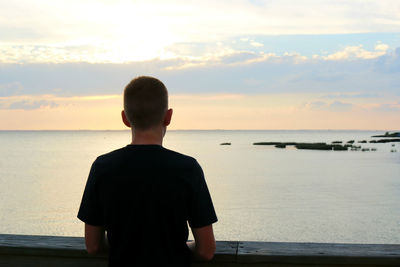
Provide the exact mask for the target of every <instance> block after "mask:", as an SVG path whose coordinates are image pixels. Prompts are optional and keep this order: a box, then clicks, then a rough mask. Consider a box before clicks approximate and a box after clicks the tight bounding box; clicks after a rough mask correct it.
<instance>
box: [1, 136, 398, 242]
mask: <svg viewBox="0 0 400 267" xmlns="http://www.w3.org/2000/svg"><path fill="white" fill-rule="evenodd" d="M376 133H377V132H364V131H171V132H169V133H168V134H167V136H166V140H165V143H164V146H165V147H167V148H170V149H174V150H177V151H180V152H182V153H185V154H189V155H192V156H194V157H196V158H197V159H198V161H199V162H200V164H201V165H202V166H203V169H204V172H205V175H206V179H207V182H208V185H209V188H210V191H211V194H212V197H213V200H214V205H215V208H216V210H217V214H218V217H219V222H218V223H217V224H216V225H215V234H216V238H217V239H218V240H260V241H261V240H262V241H303V242H307V241H308V242H354V243H400V232H399V231H398V222H399V221H400V211H399V209H398V203H400V153H391V152H390V150H391V149H392V147H391V144H374V145H373V146H372V144H363V145H364V146H367V147H375V148H377V151H376V152H361V151H348V152H343V151H308V150H296V149H293V148H290V147H288V148H286V149H276V148H273V147H266V146H253V145H252V143H253V142H258V141H297V142H318V141H323V142H331V141H336V140H342V141H348V140H352V139H356V140H364V139H365V140H369V139H371V138H370V136H371V135H373V134H376ZM129 140H130V134H129V132H128V131H87V132H86V131H65V132H51V131H50V132H0V151H1V155H2V157H1V158H0V184H1V191H0V216H1V218H0V232H1V233H20V234H42V235H69V236H82V235H83V226H82V223H81V222H80V221H78V220H77V219H76V213H77V209H78V206H79V203H80V200H81V196H82V191H83V188H84V185H85V182H86V178H87V175H88V172H89V168H90V165H91V163H92V162H93V160H94V159H95V158H96V157H97V156H98V155H99V154H102V153H106V152H108V151H111V150H113V149H116V148H119V147H121V146H125V145H126V144H127V143H129ZM222 142H231V143H232V145H231V146H220V145H219V144H220V143H222ZM395 148H396V149H397V151H400V146H399V144H398V143H397V144H396V145H395Z"/></svg>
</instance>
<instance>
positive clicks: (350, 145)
mask: <svg viewBox="0 0 400 267" xmlns="http://www.w3.org/2000/svg"><path fill="white" fill-rule="evenodd" d="M343 146H344V147H346V148H349V147H352V146H353V145H352V144H345V145H343Z"/></svg>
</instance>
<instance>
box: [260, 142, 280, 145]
mask: <svg viewBox="0 0 400 267" xmlns="http://www.w3.org/2000/svg"><path fill="white" fill-rule="evenodd" d="M280 144H282V143H281V142H257V143H253V145H255V146H276V145H280Z"/></svg>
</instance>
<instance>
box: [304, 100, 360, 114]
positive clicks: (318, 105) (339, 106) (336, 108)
mask: <svg viewBox="0 0 400 267" xmlns="http://www.w3.org/2000/svg"><path fill="white" fill-rule="evenodd" d="M306 107H307V108H308V109H310V110H314V111H331V112H347V111H351V109H352V107H353V104H351V103H344V102H341V101H334V102H331V103H327V102H324V101H314V102H310V103H307V104H306Z"/></svg>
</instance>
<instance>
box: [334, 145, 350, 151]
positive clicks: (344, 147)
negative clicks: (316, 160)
mask: <svg viewBox="0 0 400 267" xmlns="http://www.w3.org/2000/svg"><path fill="white" fill-rule="evenodd" d="M333 150H335V151H347V146H341V145H334V146H333Z"/></svg>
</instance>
